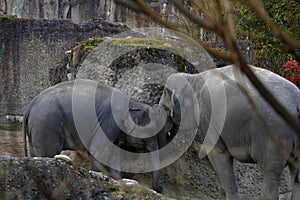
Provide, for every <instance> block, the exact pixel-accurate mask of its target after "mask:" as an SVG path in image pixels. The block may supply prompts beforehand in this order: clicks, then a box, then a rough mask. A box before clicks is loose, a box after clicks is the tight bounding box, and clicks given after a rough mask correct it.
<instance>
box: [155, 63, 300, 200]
mask: <svg viewBox="0 0 300 200" xmlns="http://www.w3.org/2000/svg"><path fill="white" fill-rule="evenodd" d="M251 68H252V70H253V71H254V72H255V74H256V75H257V76H258V77H259V78H260V80H261V81H262V82H263V83H264V85H265V86H267V88H268V89H269V90H270V91H271V92H272V93H273V94H274V95H275V96H276V98H277V99H278V100H279V101H280V102H281V103H282V104H283V105H284V106H285V108H286V109H287V110H288V111H289V112H290V113H291V114H292V115H293V116H294V117H295V119H297V120H299V121H300V119H299V105H300V92H299V89H298V88H297V87H296V86H295V85H293V84H292V83H290V82H289V81H287V80H285V79H284V78H282V77H280V76H278V75H276V74H274V73H272V72H270V71H268V70H264V69H261V68H255V67H253V66H251ZM218 74H223V75H225V76H226V78H225V79H223V80H221V78H220V76H218ZM225 76H223V77H225ZM182 80H185V81H182ZM236 82H239V83H240V84H241V85H242V86H243V87H245V88H246V89H247V91H248V94H249V95H250V96H251V98H252V99H253V101H254V102H255V105H256V108H257V110H258V111H259V113H260V115H261V116H262V117H263V118H264V123H265V124H264V123H262V121H261V120H260V118H259V117H258V116H257V112H255V111H254V109H253V107H252V106H251V105H250V104H249V101H248V100H247V98H246V97H245V96H244V95H243V94H242V92H241V90H240V89H238V87H237V84H236ZM166 86H167V87H165V89H164V92H163V95H162V97H161V100H160V104H161V105H164V106H166V107H168V108H169V109H170V111H171V116H172V119H173V122H174V125H177V126H179V127H182V130H188V129H190V130H191V129H196V128H199V129H200V132H201V134H206V139H205V142H204V143H203V144H204V146H202V147H205V150H206V151H205V153H206V154H207V155H208V158H209V160H210V162H211V163H212V165H213V167H214V169H215V170H216V172H217V175H218V177H219V179H220V180H221V184H222V187H223V189H224V191H225V194H226V199H228V200H229V199H230V200H236V199H238V188H237V184H236V182H235V177H234V172H233V159H237V160H239V161H241V162H245V163H257V164H258V165H259V166H260V168H261V169H262V172H263V185H262V188H261V189H262V190H261V196H260V198H261V199H272V200H273V199H278V188H279V182H280V176H281V173H282V171H283V169H284V168H285V166H287V165H288V166H289V168H290V172H291V181H292V187H293V188H292V199H293V200H296V199H300V188H299V184H300V182H299V171H298V169H296V168H295V167H294V166H293V165H292V164H291V163H290V162H289V161H288V160H293V161H295V162H296V163H299V157H297V155H296V154H297V153H296V151H298V150H299V149H300V148H299V138H298V137H297V136H296V134H295V133H294V132H293V131H292V130H291V128H290V127H289V126H288V125H287V123H286V122H284V121H283V119H282V118H281V117H280V116H279V115H278V114H277V113H275V111H274V110H273V109H272V108H271V107H270V105H269V104H268V103H267V102H266V101H265V100H264V99H263V98H262V97H261V96H260V95H259V94H258V92H257V91H256V89H255V88H254V86H253V85H252V84H251V83H250V82H249V81H248V80H247V78H245V77H244V76H243V75H241V74H240V72H238V71H237V69H236V68H235V67H234V66H226V67H224V68H219V69H213V70H210V71H205V72H203V73H200V74H196V75H189V74H183V73H178V74H174V75H171V76H170V77H169V78H168V80H167V84H166ZM189 86H191V88H192V89H193V92H194V94H195V99H193V98H192V97H193V95H191V94H190V93H189V89H188V88H189ZM179 105H180V106H179ZM213 108H217V109H215V110H214V111H213ZM223 114H224V115H223ZM222 116H223V117H224V118H222ZM222 119H223V120H222ZM210 122H212V123H211V125H212V128H211V129H209V124H210ZM223 122H224V124H223ZM265 125H266V126H267V127H268V129H269V131H268V130H267V129H265ZM171 134H172V133H171ZM270 134H271V135H272V136H274V139H275V140H276V141H277V142H279V145H278V146H279V147H280V149H281V151H282V150H284V152H285V153H286V154H287V156H283V154H281V153H280V152H279V150H278V148H276V147H275V145H274V143H273V141H272V139H271V137H270ZM200 153H203V152H200ZM199 155H201V154H199Z"/></svg>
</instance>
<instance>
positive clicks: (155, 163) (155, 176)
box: [146, 139, 163, 193]
mask: <svg viewBox="0 0 300 200" xmlns="http://www.w3.org/2000/svg"><path fill="white" fill-rule="evenodd" d="M146 148H147V149H148V151H149V152H151V164H152V167H153V169H158V168H159V167H160V159H159V152H158V151H157V150H158V142H157V139H154V140H151V141H148V144H147V147H146ZM158 182H159V170H155V171H153V172H152V188H153V189H154V190H155V191H156V192H159V193H161V192H162V191H163V188H162V186H160V185H159V183H158Z"/></svg>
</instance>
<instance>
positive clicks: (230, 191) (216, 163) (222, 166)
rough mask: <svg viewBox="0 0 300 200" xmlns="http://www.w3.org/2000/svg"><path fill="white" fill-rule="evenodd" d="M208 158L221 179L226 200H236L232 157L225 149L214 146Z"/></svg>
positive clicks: (236, 190)
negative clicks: (220, 149) (221, 149)
mask: <svg viewBox="0 0 300 200" xmlns="http://www.w3.org/2000/svg"><path fill="white" fill-rule="evenodd" d="M208 158H209V160H210V162H211V164H212V165H213V167H214V169H215V170H216V173H217V175H218V177H219V179H220V181H221V184H222V187H223V189H224V191H225V194H226V200H237V199H238V189H237V185H236V182H235V176H234V172H233V157H232V156H231V155H230V154H229V153H228V152H227V151H226V150H225V151H219V150H217V149H216V148H214V149H213V150H212V151H211V152H209V153H208Z"/></svg>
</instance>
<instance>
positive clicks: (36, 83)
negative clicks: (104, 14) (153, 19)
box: [0, 17, 127, 125]
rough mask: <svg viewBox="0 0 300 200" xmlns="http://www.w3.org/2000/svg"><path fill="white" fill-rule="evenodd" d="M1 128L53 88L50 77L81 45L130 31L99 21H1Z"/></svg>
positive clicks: (13, 19) (2, 19)
mask: <svg viewBox="0 0 300 200" xmlns="http://www.w3.org/2000/svg"><path fill="white" fill-rule="evenodd" d="M0 27H1V29H0V44H1V45H0V125H4V124H6V123H7V119H6V116H7V115H22V113H23V111H24V110H25V108H26V106H27V105H28V103H29V102H30V101H31V100H32V98H33V97H34V96H36V95H37V94H38V93H39V92H41V91H42V90H44V89H45V88H47V87H49V86H50V80H49V73H50V71H51V69H52V68H55V67H56V65H57V64H59V62H60V61H61V60H62V58H63V56H64V54H65V52H66V51H67V50H70V49H71V48H72V47H73V46H75V45H76V43H78V42H79V41H82V40H86V39H88V38H90V37H104V36H110V35H114V34H117V33H120V32H122V31H124V30H127V28H126V27H124V26H115V25H113V24H110V23H107V22H102V21H99V20H94V21H90V22H87V23H84V24H80V25H77V24H73V23H71V22H70V21H69V20H28V19H16V18H7V17H0Z"/></svg>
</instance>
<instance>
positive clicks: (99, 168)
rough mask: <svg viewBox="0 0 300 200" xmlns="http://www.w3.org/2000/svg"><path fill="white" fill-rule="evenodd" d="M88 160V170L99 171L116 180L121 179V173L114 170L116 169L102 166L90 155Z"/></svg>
mask: <svg viewBox="0 0 300 200" xmlns="http://www.w3.org/2000/svg"><path fill="white" fill-rule="evenodd" d="M89 160H90V169H91V170H92V171H100V172H102V173H104V174H106V175H108V176H110V177H112V178H114V179H116V180H119V179H121V178H122V176H121V172H120V171H119V170H116V169H113V168H110V167H107V166H105V165H103V164H102V163H101V162H99V161H98V160H97V159H96V158H95V157H93V156H92V155H89Z"/></svg>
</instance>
